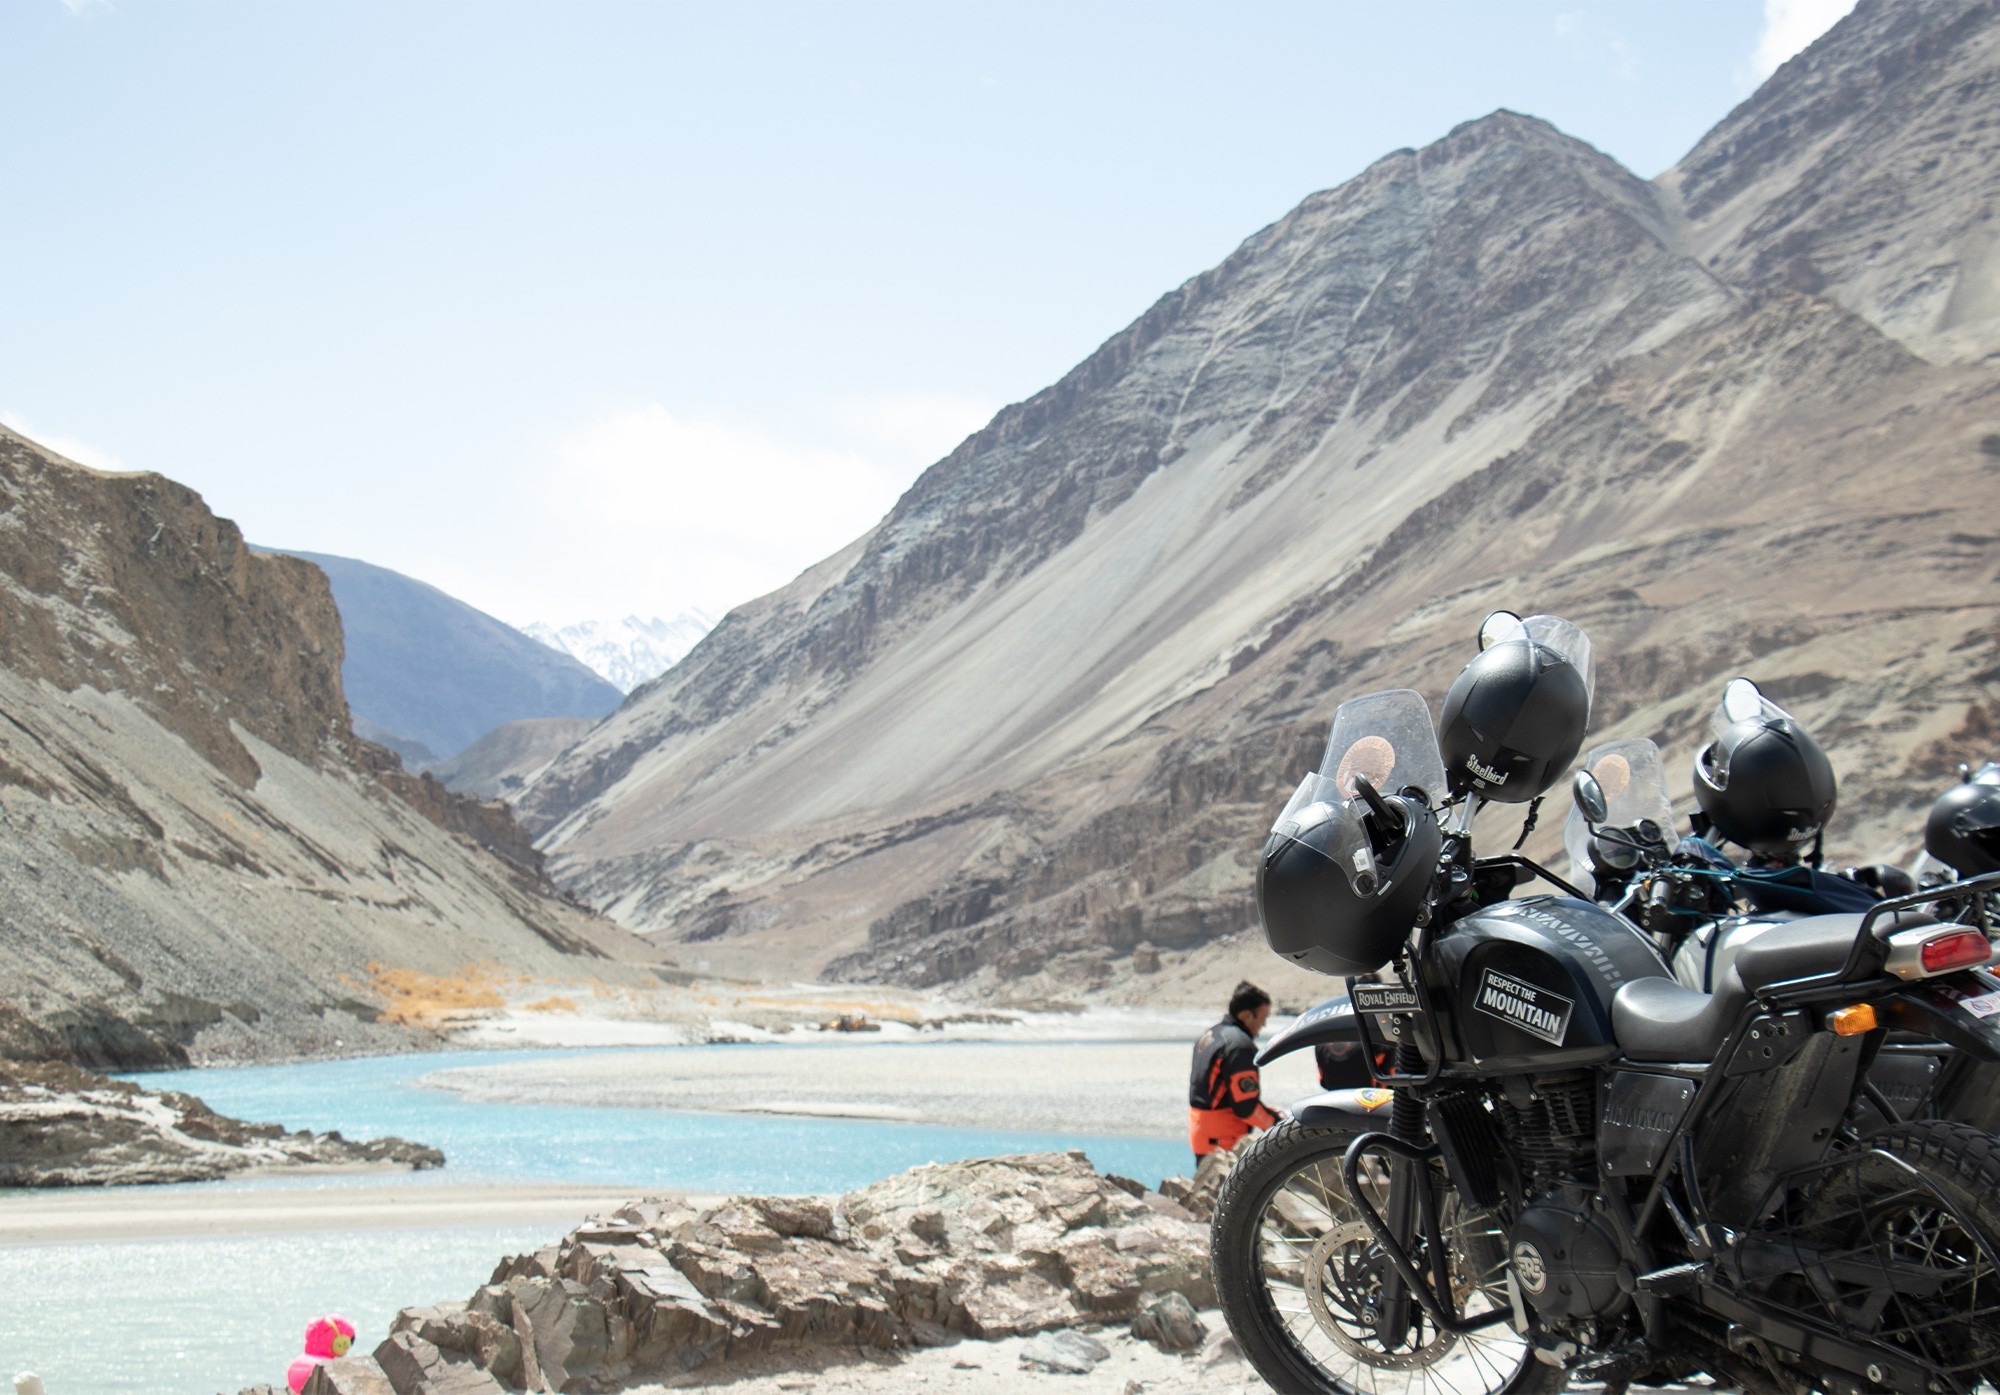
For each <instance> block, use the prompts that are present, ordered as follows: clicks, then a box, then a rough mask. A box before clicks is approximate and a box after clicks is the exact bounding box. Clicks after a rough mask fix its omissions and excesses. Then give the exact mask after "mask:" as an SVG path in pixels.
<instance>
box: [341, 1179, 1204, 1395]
mask: <svg viewBox="0 0 2000 1395" xmlns="http://www.w3.org/2000/svg"><path fill="white" fill-rule="evenodd" d="M1196 1199H1198V1198H1196ZM1214 1303H1215V1295H1214V1290H1213V1287H1212V1285H1211V1283H1210V1280H1209V1275H1208V1228H1207V1226H1206V1225H1204V1224H1203V1223H1202V1222H1201V1221H1200V1220H1199V1219H1198V1218H1197V1217H1196V1215H1195V1213H1194V1212H1193V1211H1191V1210H1190V1209H1189V1208H1188V1207H1187V1206H1186V1205H1183V1204H1182V1203H1181V1202H1179V1201H1175V1200H1173V1199H1172V1198H1171V1197H1168V1196H1165V1195H1162V1194H1161V1193H1160V1192H1156V1191H1152V1190H1150V1189H1148V1188H1146V1187H1144V1186H1142V1185H1140V1184H1139V1183H1137V1182H1133V1181H1129V1180H1127V1179H1125V1178H1121V1177H1115V1176H1113V1177H1106V1176H1101V1175H1099V1174H1098V1173H1097V1172H1096V1171H1094V1170H1093V1169H1092V1168H1091V1166H1090V1163H1089V1161H1088V1160H1087V1159H1086V1158H1085V1157H1084V1155H1083V1154H1082V1153H1080V1152H1070V1153H1039V1154H1028V1155H1022V1156H1016V1157H1005V1158H986V1159H979V1160H975V1161H968V1162H957V1163H945V1164H933V1165H930V1166H925V1167H919V1168H914V1169H912V1170H911V1171H909V1172H906V1173H903V1174H901V1175H900V1176H897V1177H892V1178H889V1179H887V1180H886V1181H882V1182H878V1183H875V1184H874V1185H872V1186H869V1187H866V1188H863V1189H862V1190H860V1191H857V1192H851V1193H849V1194H847V1195H845V1196H842V1197H838V1198H833V1199H831V1200H821V1199H816V1198H810V1197H733V1198H730V1199H728V1200H727V1201H724V1202H723V1203H721V1204H720V1205H716V1206H710V1207H706V1208H702V1209H691V1208H689V1207H686V1206H682V1205H679V1204H676V1203H674V1202H671V1201H643V1202H637V1203H634V1204H632V1205H628V1206H626V1207H625V1208H623V1209H622V1210H620V1211H618V1212H617V1213H616V1214H615V1215H614V1216H613V1217H612V1218H610V1219H608V1220H602V1221H595V1222H591V1223H589V1224H586V1225H584V1226H582V1227H580V1228H578V1229H577V1230H575V1231H573V1232H571V1233H570V1234H569V1235H568V1236H566V1237H565V1238H564V1239H563V1240H562V1241H561V1242H560V1243H558V1244H555V1245H551V1246H549V1247H547V1248H545V1249H542V1250H538V1251H536V1252H535V1253H533V1254H528V1255H519V1256H515V1257H512V1258H510V1259H507V1260H505V1261H503V1262H502V1263H501V1264H500V1266H499V1267H498V1268H497V1269H496V1270H495V1271H494V1274H493V1278H492V1281H491V1282H490V1283H488V1284H486V1285H485V1286H483V1287H482V1288H481V1289H480V1290H479V1291H478V1292H477V1293H475V1294H474V1295H472V1297H471V1298H470V1299H469V1300H467V1301H466V1302H464V1303H446V1304H439V1305H436V1306H434V1307H423V1308H406V1309H404V1310H403V1311H402V1312H401V1313H400V1314H399V1315H398V1316H397V1318H396V1321H395V1324H394V1330H393V1331H392V1333H391V1335H390V1336H389V1338H388V1339H387V1340H386V1341H384V1342H383V1343H382V1344H381V1345H380V1346H378V1347H377V1348H376V1349H375V1351H374V1353H373V1355H372V1356H360V1355H356V1356H350V1357H347V1358H344V1359H342V1360H339V1361H335V1362H333V1363H332V1364H330V1365H328V1366H326V1367H324V1368H322V1370H321V1371H320V1372H318V1373H316V1374H315V1375H314V1377H313V1380H312V1382H311V1383H309V1384H308V1385H307V1387H306V1389H307V1395H392V1392H393V1395H494V1392H500V1391H507V1390H521V1389H527V1390H544V1389H546V1390H560V1391H602V1390H616V1389H619V1388H621V1387H624V1386H626V1385H630V1384H633V1383H638V1382H645V1381H657V1380H667V1379H672V1378H674V1377H677V1376H683V1375H684V1374H685V1373H687V1372H689V1371H693V1370H695V1369H697V1368H700V1367H709V1366H716V1365H719V1364H721V1363H728V1362H732V1361H736V1360H738V1359H743V1358H752V1357H766V1358H768V1357H769V1356H771V1355H772V1354H774V1353H782V1352H784V1351H786V1350H787V1349H791V1350H798V1351H805V1350H807V1349H811V1348H832V1347H843V1348H850V1349H851V1348H862V1349H873V1350H876V1351H880V1352H896V1351H905V1350H909V1349H911V1348H914V1347H928V1346H941V1345H945V1344H947V1343H951V1342H954V1341H958V1340H960V1339H963V1338H974V1339H989V1340H990V1339H999V1338H1011V1337H1025V1336H1030V1335H1032V1334H1040V1333H1050V1334H1071V1335H1064V1336H1061V1337H1058V1338H1056V1339H1054V1340H1051V1341H1049V1342H1047V1343H1042V1344H1040V1345H1038V1346H1037V1347H1036V1354H1035V1357H1034V1359H1035V1360H1036V1361H1037V1362H1038V1363H1041V1364H1043V1365H1044V1367H1045V1369H1088V1367H1089V1365H1090V1364H1091V1361H1092V1359H1093V1348H1097V1349H1100V1350H1101V1344H1098V1343H1095V1342H1092V1341H1090V1340H1089V1339H1087V1338H1084V1337H1083V1335H1082V1334H1081V1333H1080V1332H1076V1331H1075V1329H1077V1328H1080V1327H1085V1326H1094V1325H1101V1324H1110V1323H1128V1322H1133V1321H1134V1320H1135V1319H1138V1320H1139V1321H1138V1323H1137V1324H1136V1325H1135V1330H1138V1328H1139V1327H1144V1328H1145V1329H1146V1330H1145V1331H1143V1332H1141V1333H1140V1335H1141V1336H1144V1337H1146V1338H1147V1339H1148V1340H1150V1341H1153V1342H1154V1343H1155V1344H1156V1345H1159V1346H1161V1347H1162V1348H1163V1349H1175V1350H1185V1349H1187V1348H1188V1347H1190V1346H1192V1345H1194V1344H1197V1343H1198V1342H1199V1340H1200V1332H1201V1328H1200V1324H1199V1322H1198V1321H1196V1320H1195V1319H1194V1310H1195V1309H1197V1308H1205V1307H1212V1306H1213V1305H1214ZM1024 1359H1026V1358H1024ZM1065 1363H1067V1364H1065Z"/></svg>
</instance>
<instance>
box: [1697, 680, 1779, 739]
mask: <svg viewBox="0 0 2000 1395" xmlns="http://www.w3.org/2000/svg"><path fill="white" fill-rule="evenodd" d="M1791 720H1792V714H1791V713H1789V712H1787V711H1786V710H1785V709H1784V708H1782V707H1780V706H1778V704H1777V703H1775V702H1773V701H1771V699H1769V698H1767V697H1765V696H1764V693H1763V690H1762V689H1760V688H1759V687H1758V686H1757V685H1756V684H1755V683H1752V682H1751V681H1750V680H1749V679H1747V678H1732V679H1730V680H1729V681H1728V682H1727V683H1726V684H1724V685H1723V688H1722V701H1721V702H1718V703H1717V704H1716V705H1715V711H1714V712H1713V713H1711V714H1710V716H1709V719H1708V729H1709V732H1710V734H1712V735H1714V736H1716V737H1718V738H1720V737H1722V736H1724V735H1726V734H1727V733H1728V731H1729V729H1730V728H1731V727H1733V726H1735V725H1736V724H1737V723H1738V722H1751V721H1760V722H1765V723H1773V722H1789V721H1791Z"/></svg>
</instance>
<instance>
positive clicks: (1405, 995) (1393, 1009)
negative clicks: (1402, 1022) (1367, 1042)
mask: <svg viewBox="0 0 2000 1395" xmlns="http://www.w3.org/2000/svg"><path fill="white" fill-rule="evenodd" d="M1351 1001H1352V1002H1353V1003H1354V1010H1355V1011H1356V1012H1365V1013H1368V1014H1369V1015H1371V1016H1374V1017H1388V1016H1393V1015H1396V1014H1405V1015H1407V1014H1410V1013H1416V1012H1421V1011H1423V1009H1422V1008H1420V1007H1418V1006H1417V991H1416V990H1415V989H1414V988H1412V987H1410V985H1409V984H1407V983H1357V984H1355V985H1354V990H1353V993H1352V995H1351Z"/></svg>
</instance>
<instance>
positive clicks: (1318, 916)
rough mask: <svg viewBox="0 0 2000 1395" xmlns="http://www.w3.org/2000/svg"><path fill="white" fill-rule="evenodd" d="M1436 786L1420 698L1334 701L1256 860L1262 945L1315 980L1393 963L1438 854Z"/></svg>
mask: <svg viewBox="0 0 2000 1395" xmlns="http://www.w3.org/2000/svg"><path fill="white" fill-rule="evenodd" d="M1364 782H1365V783H1364ZM1443 787H1444V768H1443V765H1442V763H1441V762H1440V760H1439V757H1438V749H1437V733H1436V732H1435V731H1434V730H1433V729H1432V727H1431V714H1430V708H1428V707H1427V706H1425V704H1424V699H1423V696H1422V694H1420V693H1414V692H1411V691H1410V690H1409V689H1407V688H1400V689H1396V690H1393V691H1391V692H1386V693H1371V694H1369V695H1368V696H1367V697H1362V698H1355V699H1353V700H1351V701H1348V702H1344V703H1342V704H1341V705H1340V710H1339V711H1338V712H1336V713H1335V714H1334V718H1333V732H1332V734H1331V735H1330V736H1329V737H1328V738H1327V743H1326V757H1325V759H1324V760H1323V761H1322V762H1321V764H1320V768H1319V770H1318V771H1317V772H1315V773H1314V774H1311V775H1308V776H1306V777H1305V779H1304V780H1302V781H1300V783H1299V787H1298V790H1297V791H1296V792H1295V793H1294V794H1293V795H1292V797H1291V800H1290V802H1289V803H1287V804H1286V805H1285V808H1284V812H1283V813H1281V814H1279V815H1278V821H1277V822H1276V823H1275V824H1273V825H1272V826H1271V836H1270V838H1269V839H1267V840H1266V841H1265V843H1264V852H1263V855H1262V856H1261V857H1260V858H1259V859H1258V862H1257V918H1258V919H1259V921H1261V922H1262V923H1263V926H1264V938H1265V939H1266V940H1267V941H1269V942H1270V946H1271V948H1272V949H1274V950H1276V951H1277V952H1278V953H1279V954H1282V955H1284V956H1285V958H1287V959H1289V960H1291V961H1292V962H1293V963H1295V964H1303V965H1304V966H1305V967H1306V968H1308V969H1315V970H1317V971H1318V972H1320V973H1323V974H1338V975H1347V976H1351V975H1355V974H1366V973H1373V972H1374V971H1375V970H1376V969H1379V968H1381V967H1382V966H1383V965H1384V964H1386V963H1388V962H1389V961H1390V960H1391V959H1393V958H1394V957H1395V956H1396V951H1397V950H1398V949H1400V948H1401V947H1402V945H1403V941H1404V940H1405V939H1406V938H1407V937H1408V936H1409V933H1410V930H1411V928H1412V927H1414V926H1415V925H1416V923H1417V921H1418V918H1419V917H1420V916H1421V915H1422V914H1423V911H1424V899H1425V897H1426V896H1427V895H1428V894H1429V892H1430V887H1431V879H1432V876H1433V874H1434V873H1435V872H1436V870H1437V863H1438V854H1439V853H1440V852H1441V851H1443V847H1444V835H1443V833H1442V832H1440V831H1439V829H1438V824H1437V818H1436V816H1435V815H1434V814H1433V813H1432V812H1431V803H1432V801H1433V800H1435V799H1436V798H1437V797H1438V793H1439V791H1440V790H1442V789H1443ZM1378 791H1379V793H1377V792H1378ZM1371 794H1373V795H1374V799H1373V800H1371V799H1370V798H1369V796H1370V795H1371Z"/></svg>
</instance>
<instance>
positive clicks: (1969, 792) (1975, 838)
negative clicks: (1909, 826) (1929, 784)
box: [1924, 764, 2000, 877]
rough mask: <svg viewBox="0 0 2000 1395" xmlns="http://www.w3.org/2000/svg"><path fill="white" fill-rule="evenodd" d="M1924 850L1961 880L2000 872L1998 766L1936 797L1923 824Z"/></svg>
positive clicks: (1999, 782)
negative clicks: (1956, 874) (1985, 873)
mask: <svg viewBox="0 0 2000 1395" xmlns="http://www.w3.org/2000/svg"><path fill="white" fill-rule="evenodd" d="M1959 768H1960V769H1961V770H1963V769H1964V767H1963V766H1960V767H1959ZM1924 851H1925V852H1928V853H1929V854H1930V855H1931V856H1932V857H1934V858H1936V859H1937V860H1938V861H1939V862H1942V863H1944V864H1945V866H1947V867H1949V868H1951V870H1952V871H1954V872H1956V873H1958V875H1959V876H1961V877H1976V876H1979V875H1980V874H1981V873H1984V872H2000V765H1992V764H1989V765H1987V766H1985V767H1984V768H1983V769H1982V770H1980V772H1979V773H1978V774H1977V775H1972V776H1969V777H1968V778H1967V779H1965V780H1964V781H1963V782H1962V783H1959V784H1956V785H1953V786H1952V787H1951V788H1950V789H1948V790H1946V791H1945V792H1944V793H1943V794H1941V795H1939V796H1938V797H1937V803H1935V804H1933V805H1931V816H1930V817H1929V818H1928V819H1926V820H1925V821H1924Z"/></svg>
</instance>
